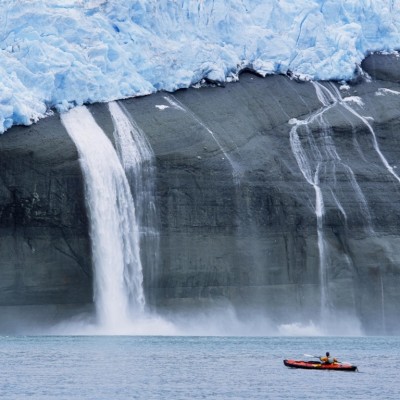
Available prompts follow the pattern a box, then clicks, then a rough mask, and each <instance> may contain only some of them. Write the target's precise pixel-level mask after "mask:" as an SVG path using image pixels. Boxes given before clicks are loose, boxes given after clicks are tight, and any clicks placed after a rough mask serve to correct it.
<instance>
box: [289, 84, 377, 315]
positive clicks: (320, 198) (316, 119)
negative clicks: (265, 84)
mask: <svg viewBox="0 0 400 400" xmlns="http://www.w3.org/2000/svg"><path fill="white" fill-rule="evenodd" d="M312 84H313V85H314V88H315V91H316V95H317V98H318V100H319V101H320V103H321V104H322V107H321V108H320V109H318V110H317V111H315V112H313V113H312V114H311V115H309V116H308V117H307V118H305V119H304V120H297V119H291V120H290V121H289V123H290V124H291V125H292V128H291V130H290V145H291V149H292V153H293V155H294V157H295V159H296V161H297V164H298V166H299V168H300V171H301V172H302V174H303V176H304V178H305V180H306V181H307V183H308V184H310V185H311V186H312V187H313V189H314V192H315V215H316V220H317V238H318V240H317V243H318V253H319V276H320V298H321V312H322V315H327V314H328V315H329V313H330V312H331V310H330V308H331V305H332V301H331V298H330V294H329V279H328V278H329V270H330V262H331V261H330V257H329V250H328V244H327V241H326V237H325V232H324V215H325V212H326V206H325V201H327V198H328V197H330V200H331V204H333V206H334V207H336V208H337V209H338V210H339V211H340V213H341V214H342V215H343V217H344V220H345V223H347V213H346V210H345V208H344V207H343V206H342V204H341V203H340V200H339V194H340V190H339V191H337V187H336V181H337V174H338V173H341V174H342V176H343V178H342V181H344V180H346V181H347V182H348V183H349V184H350V185H351V187H352V189H353V193H354V196H355V199H356V202H357V204H358V206H359V209H360V213H361V215H362V216H363V218H364V221H365V222H366V226H367V229H368V231H371V229H372V228H371V215H370V212H369V207H368V204H367V201H366V199H365V196H364V194H363V193H362V191H361V188H360V187H359V185H358V183H357V180H356V177H355V175H354V172H353V171H352V169H351V167H350V166H349V165H347V164H346V163H345V162H344V161H343V160H342V159H341V158H340V156H339V154H338V152H337V150H336V147H335V143H334V140H333V132H332V130H331V128H330V126H329V124H328V122H327V120H326V119H325V113H326V112H327V111H329V110H330V109H331V108H332V107H335V106H337V105H338V104H340V105H342V103H343V106H344V107H345V109H346V110H349V109H351V108H350V106H348V105H347V104H346V103H345V102H342V101H341V99H340V100H339V98H340V96H339V98H338V96H337V93H335V92H332V91H330V90H328V89H327V88H325V87H324V86H323V85H321V84H320V83H317V82H312ZM351 110H352V109H351ZM352 114H353V115H355V114H356V113H355V112H352ZM359 118H361V119H362V121H363V122H364V123H365V122H367V121H366V120H365V118H363V117H360V116H359ZM382 157H383V156H382ZM336 191H337V193H336ZM324 196H325V198H326V199H324ZM344 261H345V262H346V263H347V264H348V265H349V266H351V265H352V263H351V259H350V258H349V257H347V256H345V258H344Z"/></svg>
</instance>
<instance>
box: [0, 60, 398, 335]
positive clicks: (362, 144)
mask: <svg viewBox="0 0 400 400" xmlns="http://www.w3.org/2000/svg"><path fill="white" fill-rule="evenodd" d="M377 59H379V60H381V61H380V62H377ZM393 63H396V59H395V58H393V57H389V58H379V56H376V55H374V56H371V57H370V58H367V59H366V60H365V62H364V65H363V67H364V69H365V70H366V71H367V73H368V74H369V75H370V76H371V77H372V80H371V81H362V82H359V83H357V84H352V85H351V86H347V85H339V84H332V83H329V82H325V83H320V84H318V85H315V84H313V83H310V82H309V83H299V82H296V81H295V80H291V79H289V78H287V77H283V76H271V77H267V78H264V79H262V78H259V77H256V76H253V75H250V74H243V75H242V76H241V78H240V82H239V83H232V84H229V85H227V86H226V87H225V88H211V87H207V88H202V89H189V90H183V91H178V92H176V93H174V94H173V95H172V94H167V93H158V94H155V95H152V96H148V97H143V98H135V99H129V100H125V101H124V105H125V107H126V108H127V109H128V111H129V112H130V114H131V116H132V118H133V119H134V121H135V122H136V124H137V125H138V126H139V127H140V128H141V129H142V131H143V132H144V134H145V135H146V136H147V138H148V140H149V143H150V145H151V147H152V149H153V151H154V153H155V156H156V171H157V177H156V182H155V190H156V207H157V210H158V214H159V224H160V226H159V229H160V251H159V265H158V270H157V272H156V273H154V271H153V272H152V273H151V274H150V273H148V271H146V265H145V264H146V263H144V274H145V287H146V291H147V296H148V298H149V299H151V301H152V305H153V306H154V307H156V308H157V309H169V310H171V309H182V308H191V307H199V305H201V304H205V303H207V304H210V303H213V304H215V303H218V301H220V300H221V301H226V300H228V301H229V302H230V303H232V304H233V305H234V306H235V307H236V309H237V311H238V313H239V314H240V313H241V312H243V313H248V311H249V310H252V311H257V313H259V314H261V315H265V316H267V317H269V318H271V319H273V320H275V321H276V322H277V323H290V322H294V321H308V320H310V319H314V318H315V315H317V314H319V313H320V310H321V308H322V309H323V310H326V311H327V312H329V313H330V312H331V311H332V310H335V311H336V312H337V313H336V314H334V315H335V317H338V315H339V314H340V315H344V314H346V315H349V316H350V317H351V318H352V319H359V320H360V321H361V324H362V326H363V328H364V329H365V331H367V332H370V333H396V332H399V331H400V321H399V320H398V311H397V310H398V308H399V306H400V291H399V290H398V287H399V285H400V267H399V265H400V251H399V250H398V249H399V248H400V247H399V244H400V243H399V242H400V231H399V229H400V228H399V226H400V203H399V202H400V178H399V175H398V174H397V163H398V160H400V154H399V151H400V150H399V149H400V146H399V140H400V139H399V138H400V136H399V135H398V131H399V124H400V119H399V111H398V110H399V109H400V85H398V84H397V83H396V82H397V81H398V79H397V77H396V69H395V68H393ZM396 65H397V64H396ZM321 85H322V86H321ZM321 93H322V94H321ZM318 94H319V96H318ZM90 110H91V112H92V113H93V115H94V116H95V118H96V121H97V122H98V123H99V124H100V125H101V126H102V128H103V130H104V131H105V132H106V133H107V134H108V135H109V137H110V138H112V129H113V128H112V123H111V119H110V116H109V114H108V111H107V108H106V107H104V106H101V105H96V106H91V107H90ZM293 127H295V128H296V129H295V130H293V129H294V128H293ZM0 156H1V159H0V160H1V164H2V168H1V171H0V178H1V179H0V234H1V241H0V276H1V279H0V281H1V285H2V291H1V294H0V302H1V305H16V304H70V303H79V304H83V303H87V302H90V301H91V298H92V289H91V256H90V243H89V237H88V228H87V227H88V223H87V217H86V212H85V204H84V194H83V182H82V174H81V172H80V168H79V163H78V160H77V152H76V150H75V148H74V146H73V144H72V142H71V141H70V139H69V138H68V136H67V134H66V132H65V131H64V129H63V128H62V126H61V124H60V122H59V119H58V117H57V116H54V117H51V118H48V119H46V120H44V121H41V122H40V123H38V124H37V125H35V126H32V127H28V128H21V127H16V128H13V129H11V130H10V132H7V133H6V134H5V135H2V136H0ZM399 174H400V170H399ZM318 194H320V197H318ZM320 206H322V209H321V214H320V219H318V217H317V214H318V210H319V208H320ZM142 256H143V258H146V257H145V256H146V255H142ZM147 256H148V255H147ZM324 276H325V277H326V279H321V277H324ZM149 293H151V295H150V296H149ZM322 293H324V294H325V297H326V301H325V302H322V301H321V296H322ZM323 303H325V304H323ZM330 315H333V314H330ZM334 323H335V324H336V323H337V320H335V322H334Z"/></svg>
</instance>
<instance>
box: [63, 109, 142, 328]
mask: <svg viewBox="0 0 400 400" xmlns="http://www.w3.org/2000/svg"><path fill="white" fill-rule="evenodd" d="M61 120H62V123H63V125H64V126H65V128H66V130H67V132H68V134H69V135H70V137H71V138H72V140H73V141H74V142H75V144H76V146H77V149H78V152H79V156H80V162H81V166H82V170H83V174H84V178H85V190H86V201H87V208H88V213H89V220H90V234H91V240H92V256H93V262H94V301H95V306H96V312H97V318H98V322H99V324H100V325H102V326H103V327H106V328H107V327H109V328H112V329H118V327H119V326H121V325H126V324H127V323H129V322H130V321H132V317H134V315H135V314H138V313H141V312H142V311H143V309H144V305H145V299H144V293H143V287H142V284H143V273H142V265H141V261H140V252H139V228H138V224H137V219H136V215H135V206H134V201H133V197H132V194H131V189H130V186H129V183H128V180H127V177H126V174H125V171H124V169H123V167H122V165H121V162H120V160H119V158H118V156H117V153H116V151H115V149H114V147H113V146H112V144H111V142H110V140H109V139H108V138H107V136H106V135H105V134H104V132H103V130H102V129H101V128H100V127H99V126H98V125H97V123H96V121H95V120H94V118H93V117H92V115H91V113H90V112H89V110H88V109H87V108H86V107H83V106H82V107H76V108H74V109H72V110H70V111H69V112H68V113H66V114H63V115H62V116H61Z"/></svg>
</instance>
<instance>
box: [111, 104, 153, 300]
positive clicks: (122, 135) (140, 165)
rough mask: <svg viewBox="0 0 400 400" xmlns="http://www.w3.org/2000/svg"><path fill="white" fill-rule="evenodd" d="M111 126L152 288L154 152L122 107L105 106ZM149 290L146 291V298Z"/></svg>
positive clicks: (141, 253)
mask: <svg viewBox="0 0 400 400" xmlns="http://www.w3.org/2000/svg"><path fill="white" fill-rule="evenodd" d="M108 108H109V111H110V114H111V117H112V120H113V124H114V140H115V144H116V148H117V152H118V156H119V158H120V160H121V163H122V165H123V167H124V170H125V173H126V176H127V177H128V181H129V183H130V185H131V188H132V195H133V198H134V202H135V211H136V221H137V223H138V227H139V233H140V258H141V260H142V265H145V266H146V272H147V274H148V277H147V279H146V281H147V282H149V285H151V284H152V283H153V281H154V279H155V277H156V273H157V266H158V250H159V231H158V218H157V210H156V206H155V198H154V181H155V167H154V153H153V150H152V149H151V147H150V144H149V143H148V141H147V138H146V136H145V134H144V132H143V131H142V130H141V129H140V128H139V126H138V125H137V124H136V123H135V121H134V120H133V119H132V118H131V117H130V115H129V113H128V112H127V110H126V109H125V108H124V106H123V105H121V104H120V103H117V102H111V103H109V104H108ZM151 294H152V291H151V290H147V297H148V298H149V297H151Z"/></svg>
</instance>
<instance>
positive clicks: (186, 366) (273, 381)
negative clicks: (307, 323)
mask: <svg viewBox="0 0 400 400" xmlns="http://www.w3.org/2000/svg"><path fill="white" fill-rule="evenodd" d="M325 351H330V352H331V353H332V354H333V355H334V356H337V357H338V358H339V359H340V360H342V361H347V362H351V363H354V364H356V365H358V367H359V372H358V373H357V372H356V373H352V372H338V371H307V370H296V369H290V368H287V367H285V366H284V365H283V362H282V360H283V359H284V358H296V359H299V358H300V359H304V358H305V357H304V356H303V354H304V353H305V354H316V353H317V354H320V353H324V352H325ZM399 360H400V337H370V338H367V337H359V338H358V337H357V338H355V337H349V338H337V337H322V338H321V337H318V338H316V337H313V338H307V337H297V338H296V337H188V336H178V337H177V336H174V337H156V336H33V337H1V338H0V361H1V365H2V370H3V372H2V375H1V380H0V393H1V395H2V399H25V398H29V399H57V400H62V399H77V400H79V399H95V400H102V399H107V400H112V399H124V400H126V399H249V400H250V399H288V398H307V399H321V398H323V399H337V398H340V397H341V398H343V397H345V398H351V399H377V398H379V399H399V398H400V383H399V371H398V368H397V365H398V361H399Z"/></svg>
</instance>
